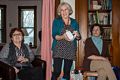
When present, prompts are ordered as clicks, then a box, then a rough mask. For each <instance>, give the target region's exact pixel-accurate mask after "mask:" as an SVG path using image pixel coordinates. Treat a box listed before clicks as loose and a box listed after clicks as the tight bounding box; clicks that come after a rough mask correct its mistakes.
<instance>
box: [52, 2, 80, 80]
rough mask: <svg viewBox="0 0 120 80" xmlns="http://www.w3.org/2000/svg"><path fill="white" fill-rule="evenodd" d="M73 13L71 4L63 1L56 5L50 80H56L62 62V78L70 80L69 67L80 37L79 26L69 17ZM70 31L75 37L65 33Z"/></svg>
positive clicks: (73, 58)
mask: <svg viewBox="0 0 120 80" xmlns="http://www.w3.org/2000/svg"><path fill="white" fill-rule="evenodd" d="M72 13H73V11H72V8H71V6H70V5H69V4H68V3H66V2H63V3H61V4H60V5H59V6H58V9H57V14H58V15H59V18H55V19H54V21H53V27H52V37H53V44H52V51H53V73H52V78H51V80H57V79H58V77H59V76H60V73H61V68H62V63H63V60H64V67H63V72H64V75H63V79H65V80H70V69H71V66H72V64H73V60H75V55H76V54H75V53H76V50H77V43H76V40H77V39H80V34H79V26H78V23H77V22H76V20H75V19H73V18H70V15H71V14H72ZM66 31H70V32H71V33H72V34H73V35H75V39H72V40H71V39H70V38H69V37H68V35H67V34H66Z"/></svg>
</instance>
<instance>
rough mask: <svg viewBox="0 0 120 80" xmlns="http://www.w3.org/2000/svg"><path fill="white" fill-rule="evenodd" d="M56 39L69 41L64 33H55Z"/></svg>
mask: <svg viewBox="0 0 120 80" xmlns="http://www.w3.org/2000/svg"><path fill="white" fill-rule="evenodd" d="M55 38H56V40H63V39H64V40H66V41H70V40H69V38H68V37H67V35H66V33H64V34H63V35H56V37H55Z"/></svg>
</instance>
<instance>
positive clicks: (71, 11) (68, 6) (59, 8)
mask: <svg viewBox="0 0 120 80" xmlns="http://www.w3.org/2000/svg"><path fill="white" fill-rule="evenodd" d="M64 5H65V6H66V7H67V8H68V10H69V15H71V14H72V13H73V10H72V7H71V6H70V4H68V3H67V2H62V3H60V4H59V6H58V8H57V14H58V15H59V16H60V12H61V7H62V6H64Z"/></svg>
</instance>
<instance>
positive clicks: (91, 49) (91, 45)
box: [83, 38, 109, 71]
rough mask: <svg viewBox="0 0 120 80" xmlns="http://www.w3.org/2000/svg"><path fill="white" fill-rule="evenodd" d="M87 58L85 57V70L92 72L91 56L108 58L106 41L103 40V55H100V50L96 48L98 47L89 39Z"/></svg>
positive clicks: (86, 42)
mask: <svg viewBox="0 0 120 80" xmlns="http://www.w3.org/2000/svg"><path fill="white" fill-rule="evenodd" d="M84 48H85V56H84V60H83V68H84V69H85V71H86V70H88V71H89V70H90V63H91V60H90V59H88V57H89V56H91V55H97V56H103V57H108V56H109V54H108V44H107V42H106V41H105V40H103V47H102V53H101V55H100V53H99V51H98V49H97V48H96V46H95V45H94V43H93V41H92V38H88V39H86V41H85V47H84Z"/></svg>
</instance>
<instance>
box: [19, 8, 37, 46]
mask: <svg viewBox="0 0 120 80" xmlns="http://www.w3.org/2000/svg"><path fill="white" fill-rule="evenodd" d="M22 9H33V10H34V44H33V45H32V46H30V47H31V48H36V47H37V6H18V27H20V28H24V27H22V26H21V11H22Z"/></svg>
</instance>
